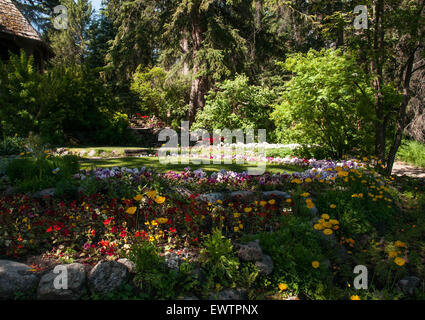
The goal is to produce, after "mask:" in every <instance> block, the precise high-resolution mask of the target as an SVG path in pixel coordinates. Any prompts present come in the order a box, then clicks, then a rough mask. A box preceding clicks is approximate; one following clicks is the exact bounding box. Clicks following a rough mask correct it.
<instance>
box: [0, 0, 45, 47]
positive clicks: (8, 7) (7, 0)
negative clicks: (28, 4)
mask: <svg viewBox="0 0 425 320" xmlns="http://www.w3.org/2000/svg"><path fill="white" fill-rule="evenodd" d="M0 33H6V34H10V35H13V36H18V37H23V38H27V39H32V40H36V41H42V39H41V37H40V35H39V34H38V33H37V31H36V30H35V29H34V28H33V26H32V25H31V24H30V23H29V22H28V20H27V19H26V18H25V17H24V16H23V14H22V13H21V12H20V11H19V10H18V8H17V7H16V6H15V5H14V4H13V3H12V1H11V0H0Z"/></svg>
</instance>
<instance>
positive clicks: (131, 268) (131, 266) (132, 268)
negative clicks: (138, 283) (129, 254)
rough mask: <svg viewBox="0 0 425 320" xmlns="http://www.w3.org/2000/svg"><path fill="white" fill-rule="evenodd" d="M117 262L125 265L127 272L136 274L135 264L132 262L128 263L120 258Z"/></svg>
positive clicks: (128, 261)
mask: <svg viewBox="0 0 425 320" xmlns="http://www.w3.org/2000/svg"><path fill="white" fill-rule="evenodd" d="M117 262H118V263H121V264H123V265H125V266H126V267H127V269H128V272H130V273H136V264H135V263H134V262H133V261H130V260H128V259H126V258H122V259H119V260H118V261H117Z"/></svg>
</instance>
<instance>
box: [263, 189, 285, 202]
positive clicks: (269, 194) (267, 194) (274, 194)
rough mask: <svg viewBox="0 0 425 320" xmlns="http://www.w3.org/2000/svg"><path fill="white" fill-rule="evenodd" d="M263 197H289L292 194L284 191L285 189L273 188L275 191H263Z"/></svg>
mask: <svg viewBox="0 0 425 320" xmlns="http://www.w3.org/2000/svg"><path fill="white" fill-rule="evenodd" d="M263 197H264V198H266V199H268V198H279V199H281V200H282V199H289V198H290V197H291V196H290V195H289V194H288V193H286V192H284V191H279V190H273V191H265V192H263Z"/></svg>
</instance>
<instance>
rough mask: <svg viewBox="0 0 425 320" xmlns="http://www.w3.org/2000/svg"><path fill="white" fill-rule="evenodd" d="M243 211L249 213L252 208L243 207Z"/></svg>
mask: <svg viewBox="0 0 425 320" xmlns="http://www.w3.org/2000/svg"><path fill="white" fill-rule="evenodd" d="M243 211H245V212H246V213H250V212H251V211H252V208H245V209H243Z"/></svg>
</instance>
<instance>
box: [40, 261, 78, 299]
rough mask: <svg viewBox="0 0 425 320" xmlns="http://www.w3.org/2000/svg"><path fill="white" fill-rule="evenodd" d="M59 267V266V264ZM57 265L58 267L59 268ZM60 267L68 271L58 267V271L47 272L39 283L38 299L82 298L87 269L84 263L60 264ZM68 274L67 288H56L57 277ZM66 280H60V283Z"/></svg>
mask: <svg viewBox="0 0 425 320" xmlns="http://www.w3.org/2000/svg"><path fill="white" fill-rule="evenodd" d="M57 267H58V266H57ZM57 267H56V268H57ZM59 267H61V268H65V269H66V273H65V272H64V271H63V270H60V269H58V272H57V273H54V270H52V271H50V272H49V273H47V274H45V275H44V276H43V277H42V278H41V280H40V283H39V284H38V290H37V299H39V300H78V299H80V298H81V296H82V294H83V290H84V285H85V282H86V270H85V267H84V265H82V264H80V263H73V264H69V265H60V266H59ZM64 275H66V276H67V278H68V281H67V284H66V287H67V288H66V289H65V288H58V289H56V288H55V279H56V277H62V276H64ZM63 281H64V280H62V279H61V280H60V281H58V282H59V284H60V285H62V284H63Z"/></svg>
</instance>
